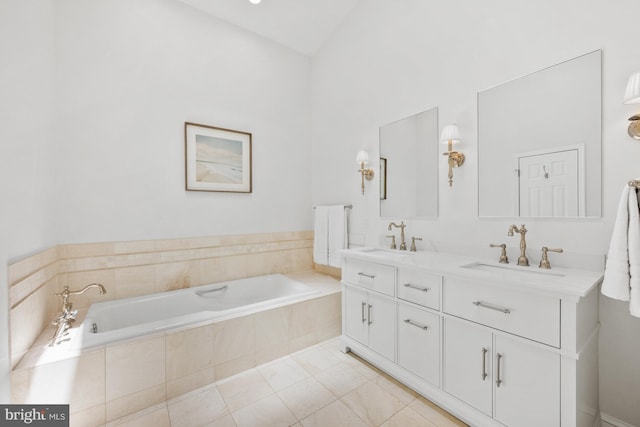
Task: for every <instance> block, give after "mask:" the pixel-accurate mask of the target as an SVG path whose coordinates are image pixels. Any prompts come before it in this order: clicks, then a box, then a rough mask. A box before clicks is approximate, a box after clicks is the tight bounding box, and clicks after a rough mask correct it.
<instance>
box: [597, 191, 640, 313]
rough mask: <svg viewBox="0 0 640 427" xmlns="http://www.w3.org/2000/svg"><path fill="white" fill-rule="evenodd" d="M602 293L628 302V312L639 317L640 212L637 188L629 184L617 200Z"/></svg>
mask: <svg viewBox="0 0 640 427" xmlns="http://www.w3.org/2000/svg"><path fill="white" fill-rule="evenodd" d="M601 292H602V294H603V295H606V296H608V297H610V298H615V299H618V300H622V301H630V303H629V311H630V313H631V314H632V315H633V316H638V317H640V211H639V208H638V194H637V192H636V189H635V188H631V187H629V186H628V185H625V187H624V188H623V190H622V195H621V196H620V202H619V203H618V213H617V215H616V222H615V224H614V225H613V233H612V235H611V242H610V244H609V252H608V255H607V264H606V268H605V271H604V280H603V282H602V288H601Z"/></svg>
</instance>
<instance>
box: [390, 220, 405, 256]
mask: <svg viewBox="0 0 640 427" xmlns="http://www.w3.org/2000/svg"><path fill="white" fill-rule="evenodd" d="M406 226H407V225H406V224H405V223H404V221H402V222H400V225H398V224H396V223H395V222H392V223H389V231H391V227H396V228H399V229H400V250H401V251H406V250H407V243H406V242H405V241H404V228H405V227H406Z"/></svg>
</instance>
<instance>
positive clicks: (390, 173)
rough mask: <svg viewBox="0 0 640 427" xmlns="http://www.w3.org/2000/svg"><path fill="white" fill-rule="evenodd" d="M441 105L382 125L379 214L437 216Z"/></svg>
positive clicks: (383, 215)
mask: <svg viewBox="0 0 640 427" xmlns="http://www.w3.org/2000/svg"><path fill="white" fill-rule="evenodd" d="M438 148H439V147H438V108H437V107H435V108H432V109H430V110H427V111H423V112H422V113H418V114H414V115H413V116H410V117H406V118H404V119H401V120H398V121H396V122H393V123H389V124H388V125H384V126H382V127H381V128H380V175H379V177H380V216H381V217H403V218H424V217H437V216H438Z"/></svg>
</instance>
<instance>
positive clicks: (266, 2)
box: [180, 0, 358, 56]
mask: <svg viewBox="0 0 640 427" xmlns="http://www.w3.org/2000/svg"><path fill="white" fill-rule="evenodd" d="M180 1H182V2H183V3H186V4H188V5H191V6H193V7H195V8H196V9H199V10H201V11H203V12H206V13H208V14H210V15H213V16H215V17H217V18H220V19H222V20H225V21H227V22H230V23H232V24H234V25H237V26H238V27H241V28H243V29H245V30H248V31H251V32H254V33H256V34H258V35H261V36H263V37H266V38H268V39H270V40H273V41H275V42H277V43H280V44H282V45H284V46H287V47H289V48H291V49H293V50H295V51H297V52H299V53H302V54H304V55H308V56H312V55H314V54H315V53H316V52H317V51H318V49H319V48H320V47H321V46H322V44H323V43H324V42H325V40H327V39H328V38H329V37H330V36H331V34H333V32H334V31H335V30H336V28H338V26H339V25H340V24H341V23H342V21H343V20H344V19H345V17H346V16H347V14H349V12H350V11H351V10H352V9H353V8H354V7H355V5H356V3H357V2H358V0H262V3H260V4H257V5H254V4H251V3H250V2H249V0H180Z"/></svg>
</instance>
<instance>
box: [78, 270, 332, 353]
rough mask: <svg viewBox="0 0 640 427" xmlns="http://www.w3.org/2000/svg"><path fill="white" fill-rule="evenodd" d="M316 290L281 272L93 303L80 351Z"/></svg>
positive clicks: (214, 317) (274, 303) (311, 292)
mask: <svg viewBox="0 0 640 427" xmlns="http://www.w3.org/2000/svg"><path fill="white" fill-rule="evenodd" d="M318 292H320V291H319V290H317V289H314V288H312V287H310V286H307V285H305V284H304V283H300V282H297V281H295V280H292V279H290V278H288V277H285V276H283V275H281V274H272V275H268V276H258V277H252V278H248V279H240V280H233V281H228V282H222V283H215V284H211V285H204V286H198V287H195V288H188V289H180V290H177V291H170V292H163V293H159V294H153V295H146V296H141V297H134V298H126V299H121V300H115V301H105V302H100V303H95V304H92V305H91V307H90V308H89V311H88V312H87V315H86V317H85V319H84V321H83V322H82V325H81V332H80V335H81V337H82V339H81V341H82V342H81V343H76V344H77V345H79V346H81V347H82V348H88V347H94V346H97V345H101V344H107V343H112V342H116V341H121V340H124V339H128V338H133V337H138V336H142V335H147V334H150V333H154V332H158V331H164V330H167V329H171V328H175V327H180V326H184V325H188V324H191V323H197V322H204V321H207V320H213V319H216V318H221V317H225V316H228V315H231V314H234V313H240V312H247V313H250V312H254V311H257V310H259V309H266V308H268V307H271V306H277V305H279V304H281V303H284V302H287V301H292V300H295V299H302V298H305V297H308V296H310V295H313V294H316V293H318Z"/></svg>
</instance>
